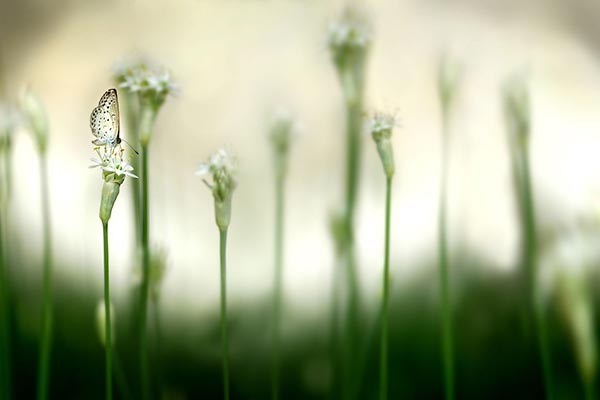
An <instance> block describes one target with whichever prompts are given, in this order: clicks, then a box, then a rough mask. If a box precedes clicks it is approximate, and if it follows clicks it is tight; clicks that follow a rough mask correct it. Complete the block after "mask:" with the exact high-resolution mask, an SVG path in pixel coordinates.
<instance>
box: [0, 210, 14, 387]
mask: <svg viewBox="0 0 600 400" xmlns="http://www.w3.org/2000/svg"><path fill="white" fill-rule="evenodd" d="M4 211H5V209H3V210H1V211H0V212H1V214H0V218H1V219H2V221H0V318H1V319H0V357H1V359H0V388H2V390H0V398H6V399H10V398H11V397H12V396H11V380H12V378H11V361H10V358H11V344H10V343H11V339H10V297H9V286H10V285H9V277H8V269H7V265H8V263H7V257H6V253H5V246H4V238H5V235H4V228H5V225H6V221H5V219H4V217H5V215H7V213H5V212H4Z"/></svg>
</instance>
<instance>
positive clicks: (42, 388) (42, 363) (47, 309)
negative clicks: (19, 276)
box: [37, 152, 52, 400]
mask: <svg viewBox="0 0 600 400" xmlns="http://www.w3.org/2000/svg"><path fill="white" fill-rule="evenodd" d="M40 179H41V184H42V188H41V189H42V224H43V230H44V239H43V240H44V250H43V251H44V264H43V268H44V270H43V295H42V296H43V308H42V331H41V332H42V333H41V335H42V337H41V342H40V358H39V364H38V388H37V398H38V400H45V399H47V398H48V386H49V377H50V351H51V347H52V244H51V243H52V242H51V240H52V239H51V236H50V235H51V228H50V193H49V186H48V160H47V156H46V153H45V152H41V153H40Z"/></svg>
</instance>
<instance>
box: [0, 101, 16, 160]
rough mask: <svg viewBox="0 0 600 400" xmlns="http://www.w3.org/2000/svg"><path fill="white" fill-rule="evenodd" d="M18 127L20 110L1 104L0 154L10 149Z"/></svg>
mask: <svg viewBox="0 0 600 400" xmlns="http://www.w3.org/2000/svg"><path fill="white" fill-rule="evenodd" d="M18 125H19V113H18V110H17V109H16V108H15V107H12V106H11V105H8V104H4V103H0V152H1V151H6V150H8V149H10V147H11V145H12V137H13V135H14V133H15V130H16V129H17V126H18Z"/></svg>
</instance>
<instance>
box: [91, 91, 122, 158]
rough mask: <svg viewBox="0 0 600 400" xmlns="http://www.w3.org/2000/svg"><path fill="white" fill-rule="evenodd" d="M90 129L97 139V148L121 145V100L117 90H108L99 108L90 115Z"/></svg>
mask: <svg viewBox="0 0 600 400" xmlns="http://www.w3.org/2000/svg"><path fill="white" fill-rule="evenodd" d="M90 128H91V129H92V134H93V135H94V136H95V137H96V139H95V140H93V141H92V143H93V144H95V145H96V146H107V145H108V146H116V145H118V144H119V143H121V137H120V136H119V133H120V132H119V130H120V122H119V98H118V97H117V90H116V89H108V90H107V91H106V92H105V93H104V94H103V95H102V97H101V98H100V102H99V103H98V107H96V108H94V109H93V110H92V114H91V115H90Z"/></svg>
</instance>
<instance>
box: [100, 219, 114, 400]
mask: <svg viewBox="0 0 600 400" xmlns="http://www.w3.org/2000/svg"><path fill="white" fill-rule="evenodd" d="M102 233H103V237H104V318H105V320H106V321H105V324H104V351H105V357H106V376H105V378H106V389H105V390H106V392H105V396H106V400H110V399H112V325H111V319H110V305H111V302H110V274H109V269H108V263H109V259H108V222H105V223H103V224H102Z"/></svg>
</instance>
